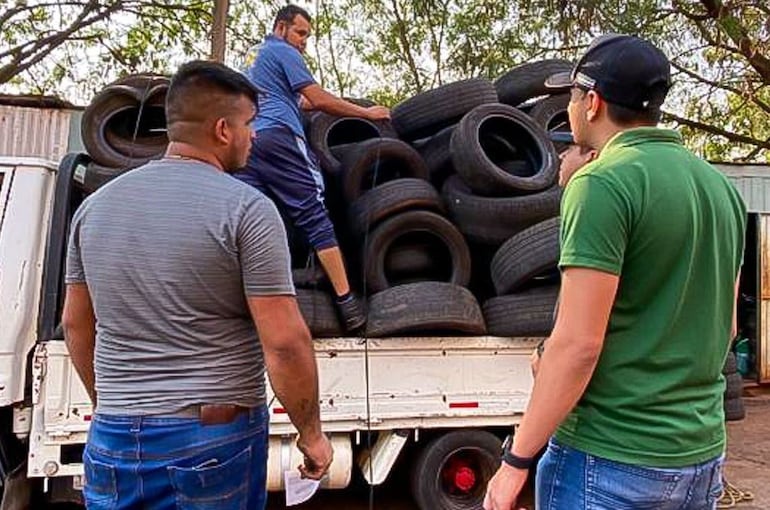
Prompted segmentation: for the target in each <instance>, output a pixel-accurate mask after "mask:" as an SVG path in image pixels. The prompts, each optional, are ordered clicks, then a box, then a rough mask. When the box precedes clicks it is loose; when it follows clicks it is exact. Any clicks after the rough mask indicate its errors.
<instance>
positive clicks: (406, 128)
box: [391, 78, 497, 141]
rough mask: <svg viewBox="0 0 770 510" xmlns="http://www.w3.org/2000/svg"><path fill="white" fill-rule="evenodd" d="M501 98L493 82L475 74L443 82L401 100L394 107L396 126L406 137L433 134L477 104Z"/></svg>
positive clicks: (393, 113)
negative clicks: (470, 77) (446, 82)
mask: <svg viewBox="0 0 770 510" xmlns="http://www.w3.org/2000/svg"><path fill="white" fill-rule="evenodd" d="M496 102H497V92H495V87H494V85H492V82H490V81H489V80H486V79H484V78H472V79H470V80H462V81H457V82H454V83H448V84H446V85H442V86H440V87H438V88H435V89H433V90H428V91H427V92H423V93H421V94H417V95H416V96H412V97H411V98H409V99H407V100H406V101H403V102H401V103H399V104H397V105H396V106H395V107H394V108H393V110H392V111H391V118H392V120H393V127H394V128H395V129H396V132H397V133H398V135H399V136H400V137H401V138H402V139H404V140H410V141H411V140H417V139H419V138H424V137H428V136H432V135H434V134H436V133H438V132H439V131H441V130H442V129H444V128H445V127H447V126H451V125H452V124H455V123H457V121H459V120H460V119H461V118H462V116H463V115H465V114H466V113H468V112H469V111H471V110H472V109H473V108H475V107H477V106H479V105H482V104H487V103H496Z"/></svg>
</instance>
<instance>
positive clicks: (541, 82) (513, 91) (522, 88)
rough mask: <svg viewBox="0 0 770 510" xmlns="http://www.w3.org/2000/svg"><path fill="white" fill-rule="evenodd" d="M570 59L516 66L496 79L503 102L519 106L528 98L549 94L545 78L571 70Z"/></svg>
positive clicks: (496, 85)
mask: <svg viewBox="0 0 770 510" xmlns="http://www.w3.org/2000/svg"><path fill="white" fill-rule="evenodd" d="M571 70H572V63H571V62H569V61H568V60H562V59H550V60H540V61H537V62H530V63H527V64H522V65H520V66H517V67H514V68H513V69H511V70H510V71H508V72H507V73H505V74H504V75H502V76H501V77H500V78H498V79H497V81H495V89H496V90H497V95H498V97H499V98H500V102H501V103H505V104H508V105H511V106H517V105H519V104H521V103H523V102H524V101H526V100H527V99H531V98H533V97H537V96H542V95H545V94H548V92H549V90H548V89H547V88H546V87H545V80H546V78H548V77H549V76H551V75H552V74H555V73H561V72H564V71H571Z"/></svg>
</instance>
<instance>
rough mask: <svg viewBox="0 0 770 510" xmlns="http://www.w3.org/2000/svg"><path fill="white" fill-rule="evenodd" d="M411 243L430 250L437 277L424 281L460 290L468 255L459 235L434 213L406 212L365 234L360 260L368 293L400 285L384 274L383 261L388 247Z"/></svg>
mask: <svg viewBox="0 0 770 510" xmlns="http://www.w3.org/2000/svg"><path fill="white" fill-rule="evenodd" d="M415 242H421V243H427V244H429V245H431V246H432V247H433V249H432V253H433V256H434V257H435V265H436V270H437V271H438V272H439V274H431V275H425V276H426V277H425V278H424V279H425V280H434V281H435V280H438V281H446V282H448V283H453V284H455V285H459V286H462V287H464V286H466V285H468V282H469V281H470V277H471V254H470V250H469V249H468V244H467V243H466V242H465V238H463V235H462V234H461V233H460V232H459V231H458V230H457V228H456V227H455V226H454V225H452V223H451V222H450V221H449V220H447V219H446V218H443V217H442V216H439V215H438V214H436V213H433V212H429V211H407V212H403V213H400V214H397V215H395V216H393V217H392V218H389V219H387V220H385V221H383V222H382V223H381V224H379V225H378V226H377V227H375V228H374V229H372V231H371V232H370V233H369V236H368V239H367V242H366V246H365V247H364V257H363V260H364V277H365V280H366V287H367V289H368V290H369V292H370V293H374V292H380V291H383V290H385V289H387V288H389V287H392V286H393V285H395V284H398V283H403V282H399V281H397V280H395V279H394V278H392V277H393V276H394V275H389V274H388V273H387V271H386V267H385V259H386V258H387V255H388V252H389V251H390V250H391V248H395V247H397V246H399V245H402V246H403V245H410V244H414V243H415ZM445 267H446V269H447V270H446V271H444V268H445ZM391 280H393V281H391Z"/></svg>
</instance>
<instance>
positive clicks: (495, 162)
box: [450, 104, 559, 196]
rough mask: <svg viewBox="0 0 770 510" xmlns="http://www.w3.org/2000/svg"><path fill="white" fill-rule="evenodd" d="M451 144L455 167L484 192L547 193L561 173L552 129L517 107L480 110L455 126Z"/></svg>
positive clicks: (473, 188)
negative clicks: (550, 137) (551, 136)
mask: <svg viewBox="0 0 770 510" xmlns="http://www.w3.org/2000/svg"><path fill="white" fill-rule="evenodd" d="M450 147H451V153H452V162H453V164H454V167H455V170H457V173H458V174H459V175H460V177H462V179H463V181H465V183H466V184H467V185H468V186H469V187H470V188H471V189H472V190H473V191H474V192H475V193H477V194H480V195H489V196H495V195H505V194H508V195H510V194H512V193H519V194H520V193H522V192H529V193H531V192H535V191H541V190H544V189H546V188H550V187H551V186H553V185H554V183H555V182H556V178H557V176H558V172H559V157H558V155H557V154H556V149H555V148H554V146H553V143H552V142H551V140H550V139H549V138H548V133H546V132H545V130H544V129H543V128H541V127H540V126H538V125H537V124H535V122H534V121H533V120H532V119H531V118H530V117H529V116H528V115H527V114H525V113H522V112H520V111H519V110H517V109H516V108H514V107H512V106H507V105H503V104H489V105H484V106H479V107H478V108H475V109H474V110H473V111H471V112H470V113H468V114H467V115H466V116H465V117H463V119H462V120H461V121H460V123H459V124H458V125H457V127H456V128H455V130H454V132H453V133H452V140H451V142H450ZM522 162H523V163H522Z"/></svg>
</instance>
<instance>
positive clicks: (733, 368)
mask: <svg viewBox="0 0 770 510" xmlns="http://www.w3.org/2000/svg"><path fill="white" fill-rule="evenodd" d="M722 373H723V374H724V375H730V374H735V373H738V359H737V358H736V357H735V353H734V352H732V351H730V352H728V353H727V358H726V359H725V366H724V367H723V368H722Z"/></svg>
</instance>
